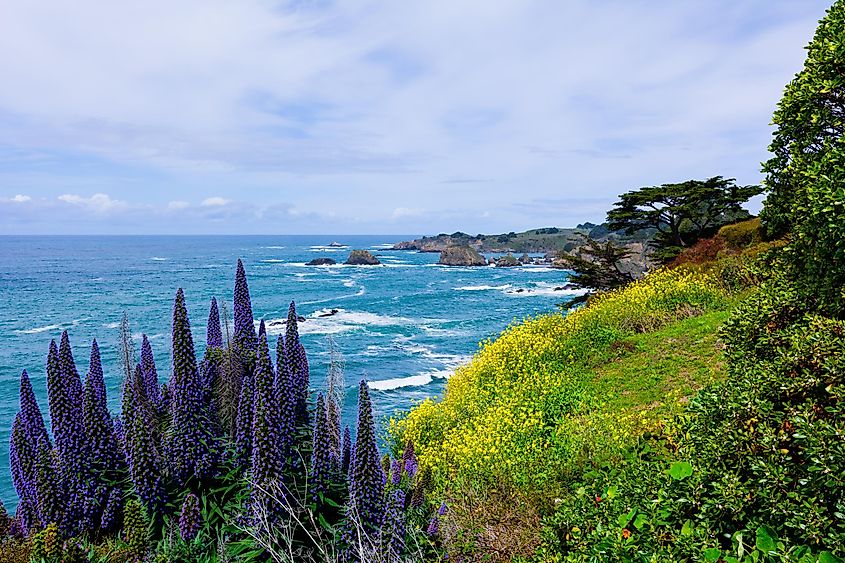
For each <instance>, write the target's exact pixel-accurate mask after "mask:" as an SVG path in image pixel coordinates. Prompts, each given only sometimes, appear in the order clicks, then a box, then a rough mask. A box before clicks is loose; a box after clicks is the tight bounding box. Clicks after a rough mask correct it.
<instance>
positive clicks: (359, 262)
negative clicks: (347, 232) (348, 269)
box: [346, 250, 381, 266]
mask: <svg viewBox="0 0 845 563" xmlns="http://www.w3.org/2000/svg"><path fill="white" fill-rule="evenodd" d="M346 263H347V264H349V265H352V266H378V265H379V264H381V262H379V261H378V258H376V257H375V256H373V253H372V252H370V251H369V250H353V251H352V252H350V253H349V258H347V259H346Z"/></svg>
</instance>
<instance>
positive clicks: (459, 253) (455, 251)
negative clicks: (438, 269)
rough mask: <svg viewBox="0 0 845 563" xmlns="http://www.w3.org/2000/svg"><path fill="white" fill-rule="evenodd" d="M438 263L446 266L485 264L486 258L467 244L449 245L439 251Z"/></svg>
mask: <svg viewBox="0 0 845 563" xmlns="http://www.w3.org/2000/svg"><path fill="white" fill-rule="evenodd" d="M440 264H444V265H446V266H486V265H487V260H485V259H484V256H482V255H481V254H479V253H478V251H477V250H476V249H474V248H471V247H469V246H450V247H448V248H444V249H443V250H442V251H441V252H440Z"/></svg>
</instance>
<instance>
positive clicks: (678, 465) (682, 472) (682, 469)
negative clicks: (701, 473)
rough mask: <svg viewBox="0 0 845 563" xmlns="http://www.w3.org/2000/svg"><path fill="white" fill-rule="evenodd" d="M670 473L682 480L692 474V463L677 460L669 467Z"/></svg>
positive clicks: (676, 478) (677, 479)
mask: <svg viewBox="0 0 845 563" xmlns="http://www.w3.org/2000/svg"><path fill="white" fill-rule="evenodd" d="M669 475H670V476H671V477H672V479H674V480H676V481H681V480H683V479H686V478H687V477H689V476H690V475H692V465H691V464H690V463H689V462H687V461H676V462H674V463H673V464H672V465H671V466H670V467H669Z"/></svg>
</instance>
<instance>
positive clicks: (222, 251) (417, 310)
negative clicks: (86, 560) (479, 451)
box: [0, 235, 572, 510]
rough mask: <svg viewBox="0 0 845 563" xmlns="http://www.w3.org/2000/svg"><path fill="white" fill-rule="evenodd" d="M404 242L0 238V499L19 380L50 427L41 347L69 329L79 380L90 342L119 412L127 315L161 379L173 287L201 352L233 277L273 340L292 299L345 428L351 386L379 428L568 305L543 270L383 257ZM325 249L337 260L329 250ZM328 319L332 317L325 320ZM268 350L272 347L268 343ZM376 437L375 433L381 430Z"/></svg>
mask: <svg viewBox="0 0 845 563" xmlns="http://www.w3.org/2000/svg"><path fill="white" fill-rule="evenodd" d="M413 238H415V236H414V235H408V236H337V235H335V236H74V237H60V236H26V237H24V236H20V237H18V236H0V499H2V501H3V503H4V504H5V505H6V507H7V508H8V509H9V510H13V509H14V507H15V506H16V504H17V498H16V495H15V492H14V489H13V487H12V481H11V477H10V474H9V459H8V458H9V455H8V454H9V448H8V442H9V430H10V427H11V424H12V420H13V418H14V416H15V413H16V412H17V410H18V384H19V378H20V373H21V370H23V369H26V370H28V372H29V374H30V377H31V379H32V383H33V387H34V388H35V393H36V395H37V397H38V400H39V404H40V406H41V410H42V412H43V414H44V416H45V418H46V417H48V414H49V413H48V409H47V392H46V375H45V362H46V355H47V349H48V346H49V343H50V339H56V340H57V341H58V338H59V336H60V334H61V331H62V330H65V329H67V330H68V332H69V335H70V340H71V344H72V346H73V351H74V357H75V359H76V364H77V367H78V369H79V372H80V375H82V376H83V377H84V375H85V372H86V370H87V365H88V354H89V350H90V345H91V340H92V339H93V338H96V339H97V341H98V343H99V345H100V350H101V352H102V354H103V364H104V369H105V372H106V385H107V387H108V393H109V403H110V406H111V408H112V411H113V412H117V411H118V410H119V389H120V384H121V375H120V374H121V371H120V369H119V365H118V360H117V336H118V325H119V323H120V320H121V318H122V316H123V314H124V312H125V313H126V314H127V315H128V318H129V322H130V326H131V330H132V333H133V336H134V337H135V340H136V349H140V338H141V334H146V335H147V336H148V337H149V339H150V341H151V344H152V347H153V351H154V353H155V357H156V365H157V367H158V373H159V377H160V378H161V379H162V380H163V379H164V378H167V377H169V372H170V352H169V347H170V317H171V307H172V303H173V298H174V296H175V294H176V290H177V288H179V287H181V288H183V289H184V291H185V296H186V300H187V304H188V311H189V315H190V320H191V326H192V330H193V332H194V341H195V343H196V344H197V354H198V355H201V354H202V353H203V350H204V349H205V323H206V319H207V316H208V307H209V301H210V299H211V298H212V297H216V298H217V300H218V301H221V300H225V301H226V303H227V304H228V310H229V314H230V315H231V299H232V288H233V285H234V275H235V264H236V261H237V259H238V258H242V259H243V261H244V265H245V267H246V273H247V278H248V282H249V288H250V293H251V296H252V306H253V312H254V315H255V318H256V321H258V320H259V319H262V318H263V319H265V321H266V322H267V323H268V326H269V329H268V333H270V334H278V332H279V331H281V330H283V325H281V324H276V323H273V321H278V320H283V319H284V318H285V317H286V314H287V308H288V304H289V303H290V301H291V300H294V301H295V302H296V305H297V311H298V313H299V314H300V315H301V316H303V317H305V319H306V320H305V321H304V322H301V323H300V324H299V332H300V334H301V335H302V340H303V344H304V345H305V348H306V350H307V353H308V357H309V361H310V365H311V385H312V389H314V390H318V389H320V388H321V386H322V384H323V381H324V378H325V374H326V370H327V368H328V363H329V352H328V338H329V337H331V338H332V339H333V340H334V342H335V344H336V346H337V348H338V349H339V350H340V352H341V353H342V354H343V357H344V360H345V374H346V385H347V392H346V399H345V404H344V419H345V422H346V423H349V424H352V422H353V421H354V411H355V405H356V392H355V387H356V385H357V383H358V382H359V381H360V380H361V379H366V380H367V381H368V382H369V385H370V388H371V389H372V392H371V395H372V397H373V403H374V408H375V409H376V417H377V419H378V420H380V421H382V422H384V421H385V420H386V419H387V418H388V417H390V416H392V415H394V414H396V413H397V412H399V411H403V410H407V409H408V408H410V407H411V406H413V405H414V404H415V403H417V402H419V401H421V400H423V399H425V398H427V397H436V396H438V395H439V394H441V393H442V392H443V389H444V387H445V384H446V381H447V379H448V378H449V376H450V375H451V374H452V373H453V372H454V370H455V368H457V367H458V366H460V365H461V364H464V363H466V362H468V361H469V360H470V359H471V357H472V355H473V354H474V353H475V352H476V351H477V350H478V346H479V344H478V343H479V342H481V341H482V340H485V339H487V338H490V337H495V336H496V335H497V334H499V333H500V332H501V331H502V330H504V329H505V328H507V326H508V325H509V324H511V323H514V322H517V321H520V320H522V319H524V318H525V317H528V316H534V315H538V314H543V313H548V312H553V311H555V310H556V307H555V305H556V304H557V303H559V302H561V301H564V300H565V299H566V298H567V297H569V296H571V294H572V292H571V291H566V290H561V289H560V288H561V286H563V285H564V284H566V282H567V273H566V272H564V271H561V270H554V269H551V268H546V267H542V266H524V267H515V268H493V267H481V268H459V267H446V266H439V265H437V260H438V255H437V254H426V253H417V252H408V251H393V250H390V247H391V246H392V245H393V243H395V242H398V241H401V240H410V239H413ZM333 242H339V243H341V244H342V245H344V246H342V247H339V248H338V247H333V246H330V244H331V243H333ZM357 248H360V249H367V250H370V251H371V252H373V253H374V254H375V255H377V256H378V258H379V259H380V261H381V262H382V265H381V266H346V265H343V264H340V265H337V266H306V265H305V262H307V261H309V260H312V259H314V258H321V257H326V258H334V259H335V260H337V261H338V262H340V263H342V262H343V261H345V259H346V256H347V255H348V253H349V251H350V249H357ZM332 313H333V314H332ZM274 341H275V339H274ZM383 426H384V425H383V424H382V427H383Z"/></svg>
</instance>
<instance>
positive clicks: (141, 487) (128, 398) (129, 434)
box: [123, 365, 166, 510]
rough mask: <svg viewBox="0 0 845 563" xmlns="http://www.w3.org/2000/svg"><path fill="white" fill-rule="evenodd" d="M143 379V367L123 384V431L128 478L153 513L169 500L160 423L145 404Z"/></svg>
mask: <svg viewBox="0 0 845 563" xmlns="http://www.w3.org/2000/svg"><path fill="white" fill-rule="evenodd" d="M143 390H144V379H143V375H142V374H141V366H140V365H138V366H137V367H136V368H135V373H134V374H133V376H132V378H131V379H129V380H127V381H125V382H124V384H123V428H124V433H125V438H124V440H125V445H124V447H125V451H126V457H127V460H128V462H129V475H130V478H131V479H132V484H133V485H134V487H135V491H136V492H137V493H138V497H139V498H140V499H141V502H143V503H144V505H145V506H146V507H147V508H148V509H150V510H158V509H159V508H160V507H162V506H164V504H165V502H166V496H165V491H164V483H163V480H162V468H163V465H164V464H163V461H162V458H161V453H160V447H161V446H160V438H159V436H158V432H157V428H158V425H157V422H156V420H155V418H154V416H153V413H151V412H150V410H149V408H147V406H146V405H145V404H144V403H143V401H138V400H136V397H138V396H143Z"/></svg>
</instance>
